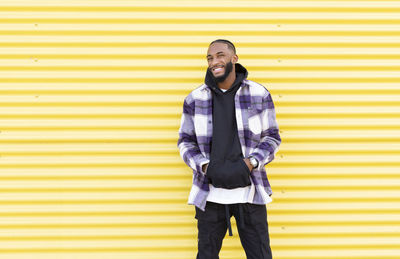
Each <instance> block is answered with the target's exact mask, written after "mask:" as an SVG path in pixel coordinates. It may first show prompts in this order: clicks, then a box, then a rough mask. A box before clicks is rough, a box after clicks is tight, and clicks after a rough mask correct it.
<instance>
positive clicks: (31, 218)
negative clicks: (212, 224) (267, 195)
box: [0, 0, 400, 259]
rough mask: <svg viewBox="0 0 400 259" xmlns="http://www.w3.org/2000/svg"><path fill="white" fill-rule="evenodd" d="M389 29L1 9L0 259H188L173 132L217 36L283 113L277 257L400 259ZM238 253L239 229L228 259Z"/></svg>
mask: <svg viewBox="0 0 400 259" xmlns="http://www.w3.org/2000/svg"><path fill="white" fill-rule="evenodd" d="M399 17H400V1H373V0H371V1H367V0H365V1H344V0H336V1H301V0H298V1H261V0H253V1H232V0H222V1H211V0H203V1H183V0H173V1H161V0H150V1H136V0H135V1H109V0H104V1H102V0H98V1H82V0H79V1H77V0H71V1H59V0H56V1H42V0H38V1H29V0H25V1H9V0H3V1H1V2H0V95H1V102H0V145H1V147H2V148H1V151H0V181H1V186H2V187H1V188H0V205H1V211H0V241H1V242H0V257H1V258H10V259H14V258H15V259H21V258H41V259H47V258H62V259H67V258H68V259H72V258H74V259H75V258H77V259H80V258H82V259H83V258H85V259H87V258H102V259H104V258H112V259H125V258H129V259H132V258H135V259H136V258H138V259H142V258H146V259H147V258H148V259H152V258H164V259H187V258H194V257H195V253H196V245H197V242H196V240H197V238H196V233H197V231H196V222H195V219H194V209H193V207H190V206H188V205H186V202H187V196H188V192H189V188H190V185H191V172H190V170H189V169H188V168H187V167H186V166H185V165H184V164H183V162H182V160H181V158H180V157H179V154H178V150H177V147H176V141H177V131H178V127H179V123H180V114H181V111H182V102H183V98H184V97H185V96H186V95H187V94H188V93H189V92H190V91H191V90H192V89H194V88H195V87H197V86H198V85H200V84H201V83H202V81H203V78H204V72H205V69H206V60H205V53H206V48H207V46H208V43H209V42H211V41H212V40H214V39H216V38H227V39H230V40H232V41H233V42H234V43H236V45H237V50H238V55H239V58H240V59H239V61H240V62H241V63H242V64H243V65H245V66H246V67H247V68H248V70H249V74H250V76H249V78H250V79H252V80H255V81H257V82H259V83H262V84H264V85H265V86H266V87H267V88H268V89H269V90H270V91H271V92H272V96H273V99H274V102H275V105H276V110H277V119H278V123H279V125H280V130H281V135H282V139H283V143H282V146H281V149H280V151H279V153H278V155H277V157H276V160H275V161H274V162H273V163H272V164H270V165H268V168H269V169H268V173H269V177H270V182H271V185H272V188H273V191H274V195H273V198H274V202H273V203H271V204H270V205H268V221H269V226H270V234H271V245H272V249H273V254H274V257H275V258H277V259H297V258H299V259H300V258H314V259H319V258H342V259H345V258H355V259H358V258H371V259H372V258H375V259H394V258H399V257H400V162H399V159H398V158H399V155H400V101H399V100H400V86H399V83H400V73H399V71H400V65H399V64H400V62H399V61H400V30H399V24H400V19H399ZM232 221H233V225H234V226H235V222H234V220H232ZM244 257H245V255H244V252H243V250H242V248H241V245H240V241H239V237H238V235H237V232H236V231H235V235H234V236H233V237H226V239H225V241H224V246H223V249H222V251H221V258H226V259H239V258H244Z"/></svg>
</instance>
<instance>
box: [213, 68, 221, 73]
mask: <svg viewBox="0 0 400 259" xmlns="http://www.w3.org/2000/svg"><path fill="white" fill-rule="evenodd" d="M220 70H222V67H217V68H214V71H215V72H217V71H220Z"/></svg>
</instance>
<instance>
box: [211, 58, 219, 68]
mask: <svg viewBox="0 0 400 259" xmlns="http://www.w3.org/2000/svg"><path fill="white" fill-rule="evenodd" d="M216 64H218V60H217V59H216V58H213V59H212V61H211V63H210V65H211V67H213V66H215V65H216Z"/></svg>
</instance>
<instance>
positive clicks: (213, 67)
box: [207, 42, 237, 82]
mask: <svg viewBox="0 0 400 259" xmlns="http://www.w3.org/2000/svg"><path fill="white" fill-rule="evenodd" d="M236 61H237V56H236V55H235V54H234V53H233V51H232V50H231V49H229V48H228V46H227V45H226V44H224V43H220V42H216V43H214V44H212V45H211V46H210V47H209V48H208V51H207V62H208V69H209V70H210V71H211V73H212V75H213V76H214V78H215V79H216V80H217V82H223V81H224V80H225V79H226V78H227V77H228V76H229V74H230V73H231V72H232V69H233V64H235V63H236Z"/></svg>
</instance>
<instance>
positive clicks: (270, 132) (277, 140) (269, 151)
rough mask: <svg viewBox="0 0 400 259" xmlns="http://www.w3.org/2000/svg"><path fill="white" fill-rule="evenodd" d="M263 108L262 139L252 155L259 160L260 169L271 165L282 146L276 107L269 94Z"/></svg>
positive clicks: (264, 100)
mask: <svg viewBox="0 0 400 259" xmlns="http://www.w3.org/2000/svg"><path fill="white" fill-rule="evenodd" d="M262 107H263V112H262V115H261V117H262V123H261V125H262V131H261V139H260V142H259V144H258V145H257V147H256V148H255V149H254V151H253V152H252V153H251V154H250V156H254V157H255V158H256V159H257V160H258V169H260V168H261V167H263V166H264V165H266V164H268V163H270V162H271V161H272V160H273V159H274V158H275V154H276V153H277V152H278V150H279V146H280V144H281V137H280V135H279V127H278V123H277V122H276V114H275V106H274V103H273V101H272V97H271V94H270V93H269V92H268V94H267V95H266V96H264V97H263V102H262Z"/></svg>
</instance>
